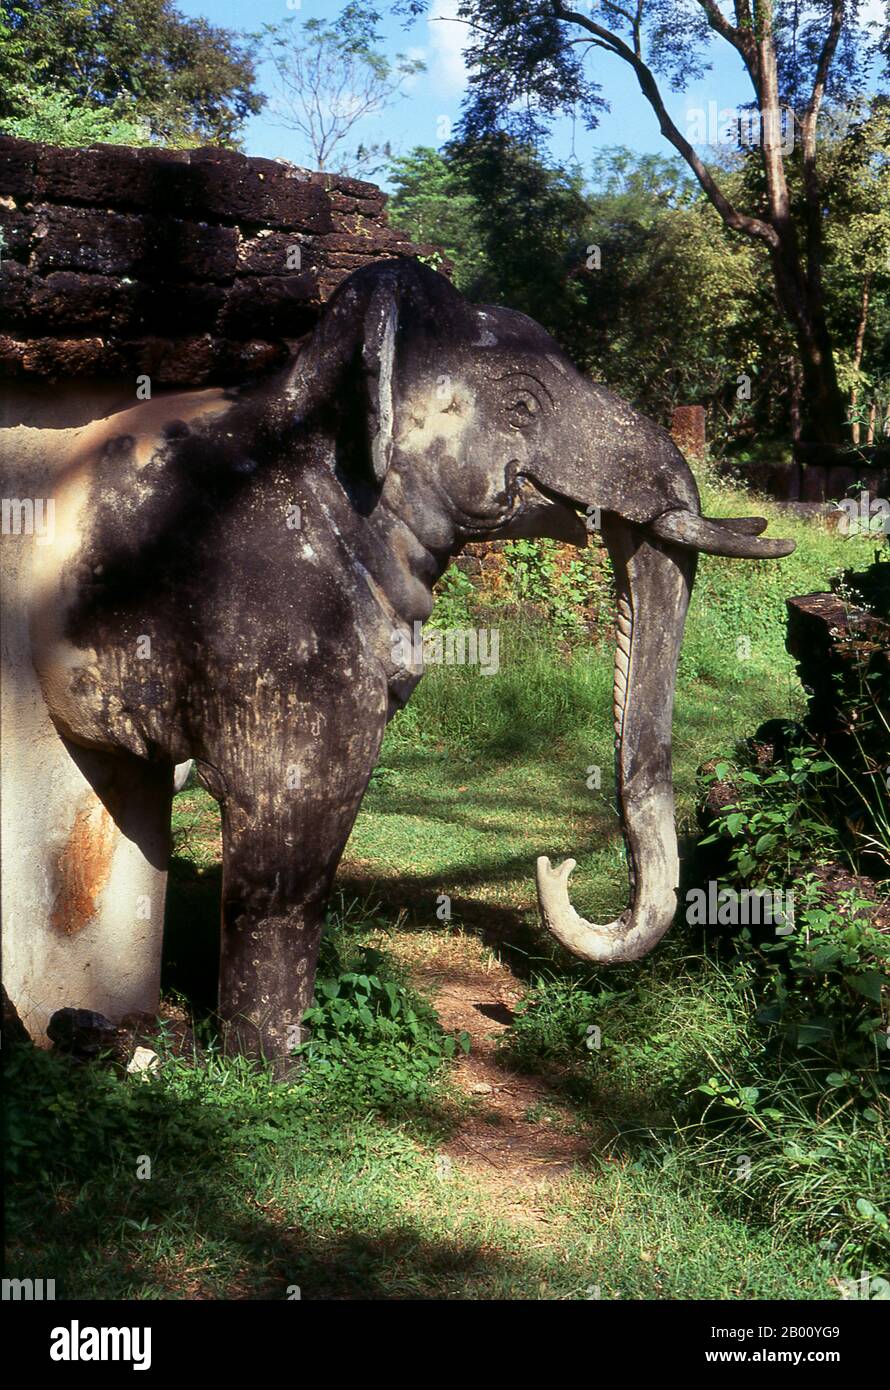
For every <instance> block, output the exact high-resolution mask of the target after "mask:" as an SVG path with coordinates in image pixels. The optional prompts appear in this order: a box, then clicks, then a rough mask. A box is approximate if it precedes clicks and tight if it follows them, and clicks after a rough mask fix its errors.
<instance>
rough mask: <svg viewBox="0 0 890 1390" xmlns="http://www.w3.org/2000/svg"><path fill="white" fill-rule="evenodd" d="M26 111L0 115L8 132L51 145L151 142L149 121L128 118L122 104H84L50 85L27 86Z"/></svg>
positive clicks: (21, 106) (22, 100)
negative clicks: (19, 113) (109, 105)
mask: <svg viewBox="0 0 890 1390" xmlns="http://www.w3.org/2000/svg"><path fill="white" fill-rule="evenodd" d="M17 104H18V106H19V109H20V110H21V111H22V113H23V114H21V115H18V116H7V117H5V118H0V123H2V128H3V132H4V134H6V135H17V136H19V137H20V138H21V139H23V140H42V141H45V142H46V143H47V144H49V145H93V144H109V145H133V146H139V145H147V144H149V143H150V140H151V134H150V130H149V127H148V123H147V122H145V123H139V122H138V121H137V120H136V119H135V118H132V119H131V118H128V117H127V116H126V115H125V114H124V113H123V108H122V107H121V106H120V105H119V104H118V105H117V106H116V108H115V109H114V110H109V109H107V108H103V107H94V106H83V105H82V104H80V103H79V102H77V101H76V100H75V99H74V98H72V97H71V96H70V95H69V94H68V93H66V92H58V91H53V90H52V89H51V88H48V87H31V88H27V87H23V88H22V89H21V92H20V96H19V99H18V102H17Z"/></svg>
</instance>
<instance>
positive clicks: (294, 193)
mask: <svg viewBox="0 0 890 1390" xmlns="http://www.w3.org/2000/svg"><path fill="white" fill-rule="evenodd" d="M191 173H192V175H193V176H194V183H193V184H190V197H191V198H192V199H193V200H194V201H193V202H192V203H191V204H190V207H195V206H197V207H200V209H201V210H202V212H204V213H206V214H207V215H208V216H215V217H220V218H223V219H225V220H226V221H229V222H238V223H246V224H248V225H254V226H269V227H283V228H292V229H293V230H294V231H303V232H315V233H323V232H328V231H330V230H331V229H332V227H333V220H332V216H331V208H330V201H329V199H328V197H327V195H326V193H325V191H324V189H323V188H321V187H319V185H318V184H315V183H312V181H311V180H310V178H309V175H308V174H307V173H306V172H305V171H304V170H301V169H296V168H294V166H293V165H291V164H285V163H283V162H282V163H280V164H279V163H278V162H277V161H276V160H273V159H245V158H244V157H243V156H242V155H233V154H232V153H231V152H230V151H228V150H195V151H193V153H192V158H191Z"/></svg>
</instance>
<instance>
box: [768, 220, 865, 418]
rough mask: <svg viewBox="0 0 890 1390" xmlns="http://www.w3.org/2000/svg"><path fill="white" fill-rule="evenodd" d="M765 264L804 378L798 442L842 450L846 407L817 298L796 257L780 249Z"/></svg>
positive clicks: (820, 299) (817, 295)
mask: <svg viewBox="0 0 890 1390" xmlns="http://www.w3.org/2000/svg"><path fill="white" fill-rule="evenodd" d="M770 260H771V262H772V266H773V274H774V277H775V282H776V291H777V294H778V298H779V303H780V305H781V307H782V308H783V309H784V311H785V313H786V314H787V316H788V318H789V320H790V322H791V325H792V327H793V329H794V334H795V337H796V339H797V349H798V352H799V354H800V367H801V373H802V376H803V418H802V421H801V439H802V441H803V442H804V443H807V444H844V443H846V442H847V440H848V438H849V432H848V426H847V403H846V401H845V400H844V395H843V392H842V391H841V389H840V386H839V385H838V379H837V370H836V367H835V361H834V353H833V351H832V343H831V335H830V333H829V331H828V323H827V321H826V318H825V309H824V306H823V303H822V296H821V294H820V293H819V292H818V291H817V290H815V291H813V292H812V293H811V292H810V286H809V285H808V283H807V281H806V279H804V277H803V276H802V275H801V273H800V262H799V260H798V259H797V256H796V254H794V253H793V252H791V251H790V249H786V248H785V247H783V246H782V245H780V246H779V247H777V248H775V249H771V252H770Z"/></svg>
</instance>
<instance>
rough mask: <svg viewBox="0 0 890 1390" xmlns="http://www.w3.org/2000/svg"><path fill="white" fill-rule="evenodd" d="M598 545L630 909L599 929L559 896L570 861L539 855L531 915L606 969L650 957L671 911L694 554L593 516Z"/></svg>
mask: <svg viewBox="0 0 890 1390" xmlns="http://www.w3.org/2000/svg"><path fill="white" fill-rule="evenodd" d="M603 538H604V540H605V543H606V546H607V548H608V550H609V554H610V556H611V559H612V564H613V567H614V571H615V579H616V584H617V589H618V632H617V649H616V659H615V684H614V716H615V735H616V780H617V793H618V808H619V811H620V814H621V821H622V829H623V832H624V839H625V844H626V846H627V854H628V871H629V877H630V887H631V905H630V907H629V908H628V909H627V910H626V911H625V912H624V913H623V914H622V915H621V916H620V917H618V918H617V919H616V920H615V921H614V922H609V923H607V924H605V925H602V926H598V925H596V924H595V923H593V922H588V921H586V920H585V919H584V918H583V917H581V916H579V915H578V913H577V912H576V911H575V909H574V908H573V907H572V905H571V902H570V901H569V895H568V880H569V875H570V874H571V872H572V869H573V868H574V867H575V861H574V859H567V860H566V861H565V863H564V864H562V865H560V867H559V868H556V869H554V868H553V866H552V865H551V863H550V860H549V859H548V858H546V856H542V857H541V858H540V859H539V860H538V865H537V881H538V901H539V904H540V909H541V916H542V918H543V921H544V923H545V925H546V926H547V927H548V928H549V930H550V931H551V932H552V933H553V935H554V936H555V937H556V938H557V940H558V941H559V942H561V944H562V945H563V946H565V947H566V949H567V950H569V951H571V952H572V954H573V955H576V956H580V957H581V958H582V959H583V960H589V961H595V962H598V963H601V964H615V963H618V962H621V961H631V960H638V959H639V957H640V956H644V955H645V954H646V952H647V951H650V950H651V949H652V947H653V946H654V945H655V944H656V942H657V941H659V940H660V938H661V937H662V936H663V935H664V933H665V932H666V931H667V929H668V928H669V927H670V925H671V923H672V921H673V919H674V914H675V912H676V906H677V886H678V880H679V859H678V854H677V835H676V828H675V823H674V793H673V782H672V772H671V724H672V718H673V704H674V686H675V680H676V671H677V661H678V658H679V655H680V646H681V643H682V640H683V628H684V625H685V621H686V611H687V608H688V606H689V597H690V593H691V590H692V584H693V581H694V578H695V569H696V563H697V559H698V555H697V549H692V548H686V547H685V546H683V545H682V543H681V544H679V545H678V544H676V543H671V541H668V540H665V541H663V540H661V539H660V538H659V537H658V536H657V535H654V534H653V531H652V529H651V528H647V527H645V526H642V525H636V524H633V523H630V522H627V521H623V520H621V519H619V518H618V517H616V516H614V515H609V516H605V515H604V517H603ZM672 539H673V538H672Z"/></svg>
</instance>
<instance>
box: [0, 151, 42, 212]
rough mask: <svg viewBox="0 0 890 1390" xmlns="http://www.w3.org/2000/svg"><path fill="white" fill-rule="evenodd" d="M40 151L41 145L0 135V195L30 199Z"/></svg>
mask: <svg viewBox="0 0 890 1390" xmlns="http://www.w3.org/2000/svg"><path fill="white" fill-rule="evenodd" d="M42 149H43V146H42V145H37V144H34V143H33V141H31V140H15V139H13V137H12V136H9V135H0V194H3V195H4V196H6V197H13V198H18V199H20V200H21V199H26V198H30V197H31V194H32V192H33V190H34V169H35V165H36V163H37V158H38V156H39V154H40V152H41V150H42Z"/></svg>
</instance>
